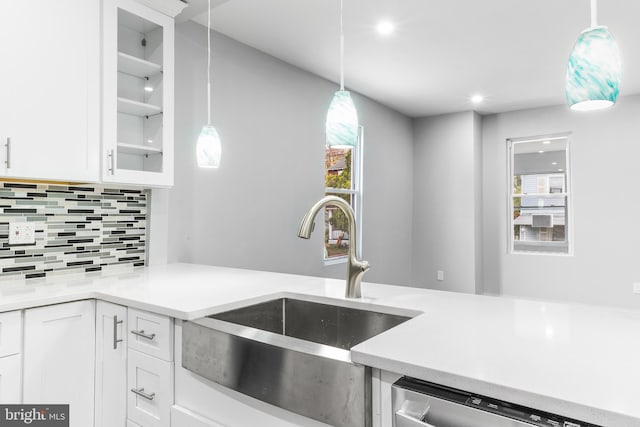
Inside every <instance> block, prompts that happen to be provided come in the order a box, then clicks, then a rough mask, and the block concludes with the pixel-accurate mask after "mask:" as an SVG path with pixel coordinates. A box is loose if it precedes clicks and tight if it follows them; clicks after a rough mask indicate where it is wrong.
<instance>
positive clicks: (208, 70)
mask: <svg viewBox="0 0 640 427" xmlns="http://www.w3.org/2000/svg"><path fill="white" fill-rule="evenodd" d="M207 125H209V126H211V0H209V9H208V13H207Z"/></svg>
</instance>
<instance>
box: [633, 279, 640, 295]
mask: <svg viewBox="0 0 640 427" xmlns="http://www.w3.org/2000/svg"><path fill="white" fill-rule="evenodd" d="M633 293H634V294H640V282H635V283H634V284H633Z"/></svg>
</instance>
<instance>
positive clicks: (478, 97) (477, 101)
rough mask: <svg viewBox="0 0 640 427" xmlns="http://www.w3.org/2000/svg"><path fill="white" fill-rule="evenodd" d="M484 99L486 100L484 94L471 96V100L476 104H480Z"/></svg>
mask: <svg viewBox="0 0 640 427" xmlns="http://www.w3.org/2000/svg"><path fill="white" fill-rule="evenodd" d="M482 101H484V96H482V95H473V96H472V97H471V102H473V103H474V104H480V103H481V102H482Z"/></svg>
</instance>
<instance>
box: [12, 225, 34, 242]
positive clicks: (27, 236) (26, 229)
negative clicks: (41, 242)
mask: <svg viewBox="0 0 640 427" xmlns="http://www.w3.org/2000/svg"><path fill="white" fill-rule="evenodd" d="M35 242H36V226H35V224H33V223H30V222H10V223H9V244H10V245H30V244H33V243H35Z"/></svg>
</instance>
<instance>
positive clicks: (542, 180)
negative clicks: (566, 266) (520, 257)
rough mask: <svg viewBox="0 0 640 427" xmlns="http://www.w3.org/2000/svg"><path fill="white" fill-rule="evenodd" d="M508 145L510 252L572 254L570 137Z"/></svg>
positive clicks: (537, 139) (531, 139)
mask: <svg viewBox="0 0 640 427" xmlns="http://www.w3.org/2000/svg"><path fill="white" fill-rule="evenodd" d="M509 145H510V154H511V156H510V171H511V172H510V182H511V184H510V186H511V191H512V193H511V196H510V203H511V210H512V215H510V225H509V228H510V236H511V237H510V244H511V251H513V252H543V253H564V254H566V253H569V252H570V242H569V233H568V231H569V225H570V224H569V200H570V198H569V190H568V189H569V180H568V177H569V174H568V162H567V158H568V149H569V145H568V137H567V136H556V137H549V138H527V139H523V140H510V141H509Z"/></svg>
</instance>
